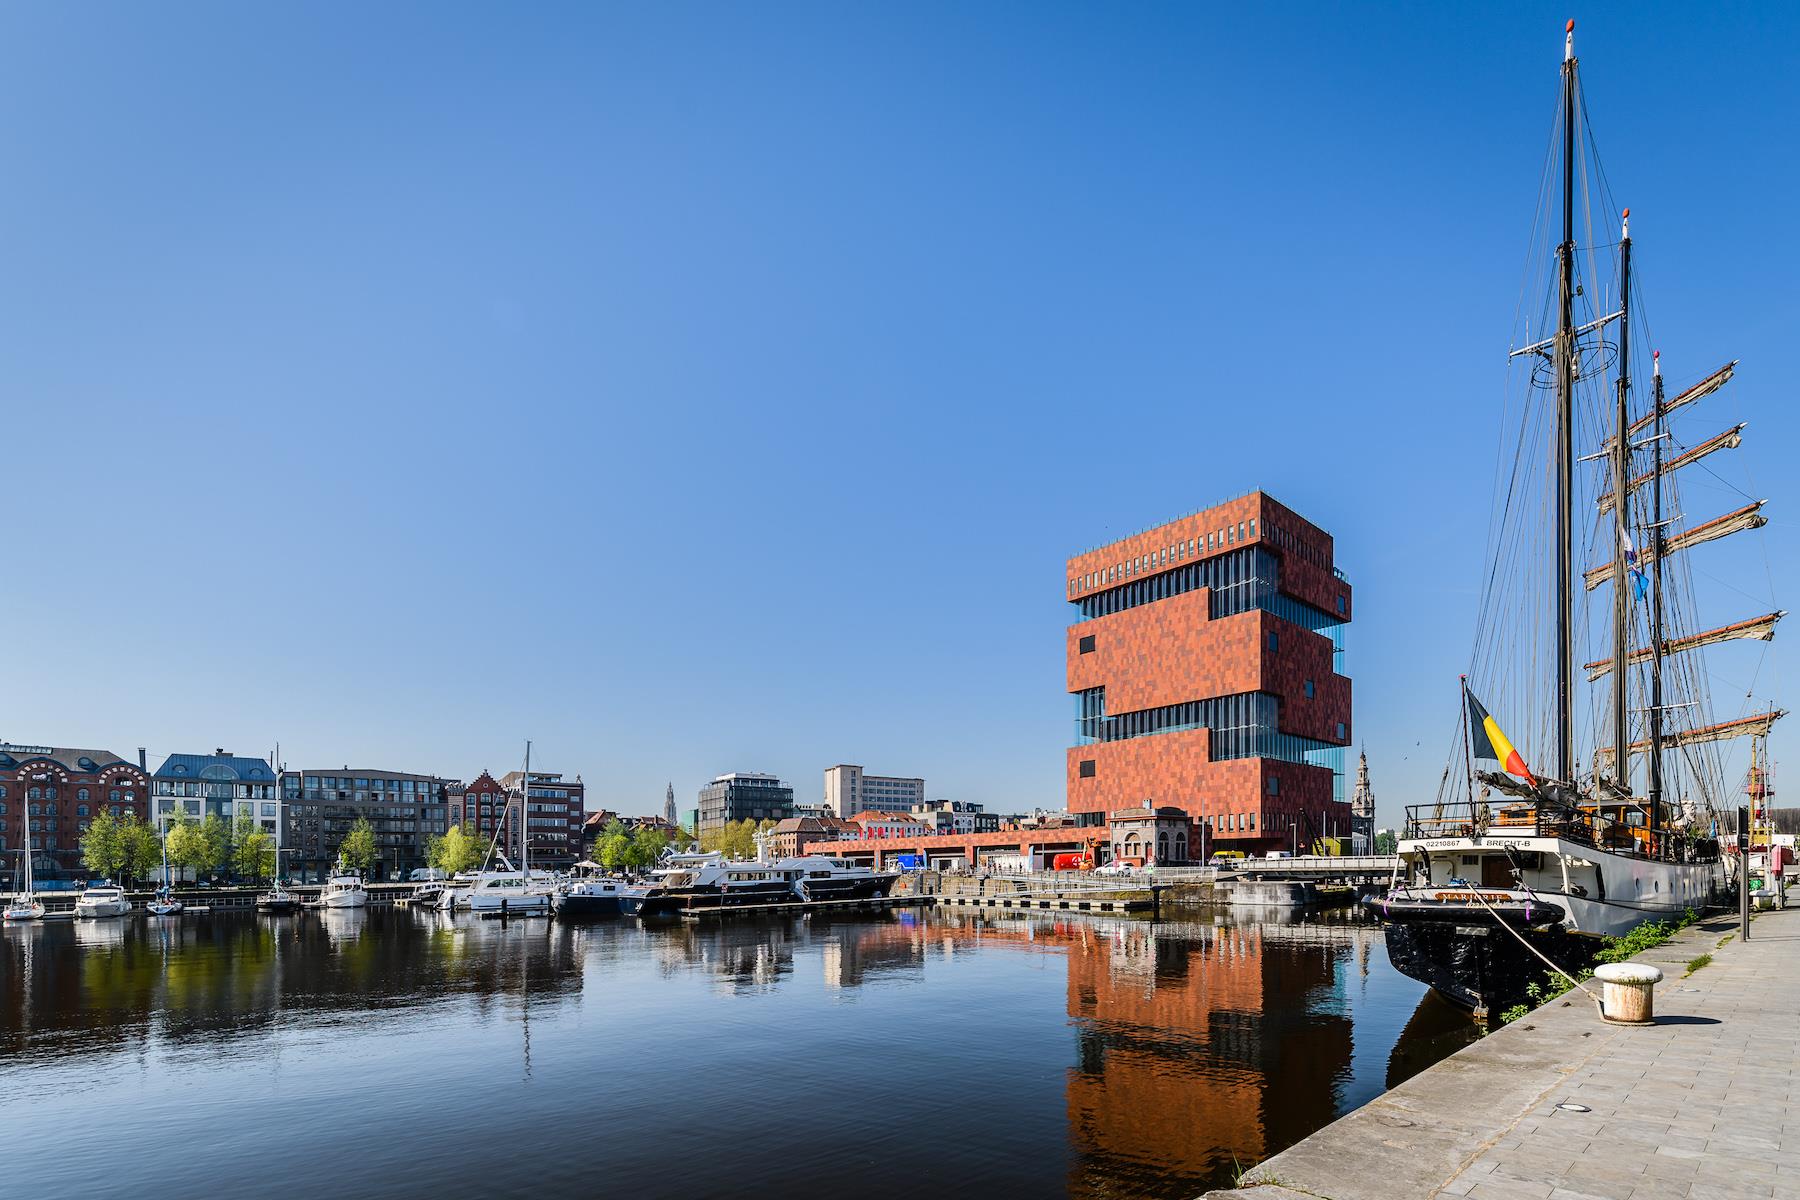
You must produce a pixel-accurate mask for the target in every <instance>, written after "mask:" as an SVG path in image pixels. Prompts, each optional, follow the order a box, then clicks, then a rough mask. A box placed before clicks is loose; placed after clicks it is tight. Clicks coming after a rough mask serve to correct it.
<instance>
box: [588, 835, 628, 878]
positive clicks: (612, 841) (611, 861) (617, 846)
mask: <svg viewBox="0 0 1800 1200" xmlns="http://www.w3.org/2000/svg"><path fill="white" fill-rule="evenodd" d="M595 849H596V853H595V855H594V857H595V858H596V859H597V860H598V861H599V863H600V865H601V866H603V867H605V868H606V869H607V870H609V871H620V870H623V869H624V868H625V867H627V866H629V865H630V863H629V862H628V861H627V860H628V859H629V858H630V857H631V839H630V838H628V837H626V836H625V835H624V834H623V833H608V834H602V835H601V837H600V840H599V842H598V843H596V845H595Z"/></svg>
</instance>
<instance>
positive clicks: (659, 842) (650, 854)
mask: <svg viewBox="0 0 1800 1200" xmlns="http://www.w3.org/2000/svg"><path fill="white" fill-rule="evenodd" d="M668 848H669V838H668V835H667V834H665V833H663V832H662V831H661V830H657V829H640V830H638V831H637V833H635V834H633V835H632V838H631V852H630V855H629V857H628V865H629V866H631V867H634V868H636V869H637V870H643V869H644V868H646V867H653V866H655V865H656V864H657V861H658V860H659V859H661V858H662V855H663V851H664V850H666V849H668Z"/></svg>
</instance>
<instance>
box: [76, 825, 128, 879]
mask: <svg viewBox="0 0 1800 1200" xmlns="http://www.w3.org/2000/svg"><path fill="white" fill-rule="evenodd" d="M81 861H82V862H83V863H85V864H86V865H87V869H88V870H89V871H90V872H91V873H92V874H93V875H95V876H96V877H98V878H101V879H111V878H112V877H113V876H115V875H117V874H118V873H119V869H120V868H121V867H123V866H124V865H125V841H124V838H123V837H122V836H121V831H120V829H119V822H118V821H117V820H116V819H115V818H114V817H113V815H112V813H110V812H108V811H107V810H106V809H104V808H103V809H101V810H100V815H99V816H97V817H95V818H94V819H93V821H92V822H91V823H90V824H89V825H88V827H87V832H86V833H84V834H82V835H81Z"/></svg>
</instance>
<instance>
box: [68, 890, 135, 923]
mask: <svg viewBox="0 0 1800 1200" xmlns="http://www.w3.org/2000/svg"><path fill="white" fill-rule="evenodd" d="M130 911H131V901H129V900H127V899H126V898H125V889H124V888H122V887H116V886H114V885H113V884H110V883H97V884H90V885H89V886H88V887H87V889H86V890H84V891H83V892H82V893H81V895H79V896H77V897H76V898H75V915H76V916H78V917H122V916H124V915H125V914H126V913H128V912H130Z"/></svg>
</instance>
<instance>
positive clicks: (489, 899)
mask: <svg viewBox="0 0 1800 1200" xmlns="http://www.w3.org/2000/svg"><path fill="white" fill-rule="evenodd" d="M555 892H556V881H555V879H554V878H552V877H550V876H547V875H545V874H544V873H543V872H541V871H532V872H529V873H527V872H525V871H482V872H480V873H479V874H477V875H476V876H475V882H474V883H472V884H470V885H469V890H468V892H467V896H468V909H469V911H470V912H478V913H482V912H500V911H502V910H504V911H506V912H509V913H540V912H549V911H550V901H551V897H552V896H553V895H554V894H555Z"/></svg>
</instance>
